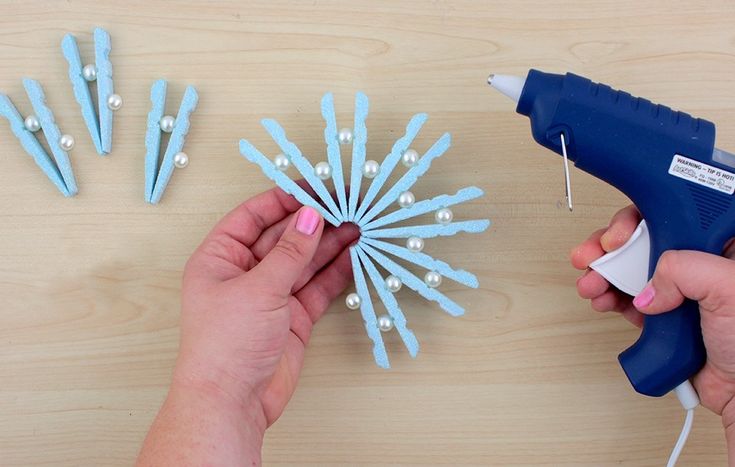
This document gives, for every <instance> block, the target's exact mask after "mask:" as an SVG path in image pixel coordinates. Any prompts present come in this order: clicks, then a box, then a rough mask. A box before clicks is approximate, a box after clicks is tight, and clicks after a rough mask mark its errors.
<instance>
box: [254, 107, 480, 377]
mask: <svg viewBox="0 0 735 467" xmlns="http://www.w3.org/2000/svg"><path fill="white" fill-rule="evenodd" d="M321 107H322V116H323V118H324V120H325V122H326V127H325V129H324V139H325V141H326V143H327V161H326V162H324V161H322V162H319V163H317V164H316V165H314V166H312V164H311V163H310V162H309V161H308V160H307V159H306V158H305V157H304V156H303V154H302V153H301V151H300V150H299V148H298V147H297V146H296V145H295V144H294V143H292V142H291V141H289V140H288V138H287V137H286V132H285V131H284V129H283V128H282V127H281V126H280V125H279V124H278V122H276V121H275V120H272V119H264V120H262V122H261V123H262V125H263V127H265V129H266V131H267V132H268V133H269V134H270V136H271V138H273V140H274V141H275V142H276V144H277V145H278V146H279V147H280V149H281V151H282V153H281V154H278V155H277V156H276V157H275V158H274V159H273V160H271V159H270V158H268V157H266V156H265V155H263V153H261V152H260V151H259V150H258V149H256V148H255V146H253V145H252V144H251V143H250V142H248V141H247V140H244V139H243V140H241V141H240V153H241V154H242V155H243V156H245V158H247V159H248V160H249V161H251V162H253V163H255V164H257V165H258V166H260V168H261V169H262V170H263V173H264V174H265V175H266V176H267V177H268V178H270V179H271V180H273V181H274V182H275V183H276V184H277V185H278V186H279V187H280V188H282V189H283V190H284V191H285V192H286V193H289V194H291V195H293V196H294V197H295V198H296V199H297V200H298V201H299V202H301V203H302V204H304V205H307V206H311V207H313V208H314V209H316V210H317V211H319V212H320V213H321V215H322V216H324V219H325V220H326V221H327V222H329V223H330V224H332V225H334V226H339V225H340V224H342V223H343V222H353V223H355V224H356V225H357V226H358V227H359V228H360V231H361V237H360V240H359V241H358V242H357V244H355V245H353V246H352V247H350V256H351V259H352V270H353V275H354V280H355V289H356V292H354V293H350V294H349V295H347V299H346V304H347V306H348V307H349V308H351V309H358V308H359V309H360V313H361V315H362V319H363V321H364V322H365V330H366V331H367V335H368V337H369V338H370V339H371V340H372V342H373V356H374V357H375V362H376V363H377V364H378V365H379V366H380V367H383V368H389V367H390V363H389V361H388V354H387V352H386V350H385V344H384V343H383V338H382V336H381V332H389V331H391V330H392V329H393V328H395V329H396V331H397V332H398V333H399V334H400V336H401V339H402V340H403V343H404V344H405V346H406V348H407V349H408V352H409V354H410V355H411V356H412V357H415V356H416V354H417V353H418V350H419V343H418V340H417V339H416V336H415V335H414V333H413V332H412V331H411V330H410V329H408V328H407V327H406V318H405V316H404V314H403V312H402V311H401V308H400V306H399V304H398V301H397V300H396V298H395V297H394V293H395V292H397V291H398V290H399V289H400V288H401V287H402V286H403V285H405V286H406V287H408V288H410V289H412V290H413V291H415V292H416V293H418V294H419V295H421V296H422V297H424V298H426V299H427V300H431V301H434V302H436V303H438V304H439V306H440V307H441V308H442V309H444V310H445V311H446V312H447V313H449V314H450V315H451V316H460V315H462V314H464V309H463V308H462V307H461V306H459V305H458V304H457V303H455V302H454V301H452V300H451V299H450V298H449V297H447V296H446V295H444V294H442V293H441V292H440V291H439V290H437V288H438V287H439V285H440V284H441V282H442V278H443V277H446V278H448V279H451V280H454V281H456V282H458V283H460V284H463V285H465V286H467V287H472V288H477V286H478V281H477V277H475V276H474V275H473V274H472V273H469V272H467V271H463V270H457V269H453V268H452V267H451V266H449V265H448V264H447V263H445V262H443V261H440V260H437V259H434V258H432V257H431V256H429V255H427V254H425V253H422V252H421V250H422V249H423V247H424V239H427V238H434V237H438V236H448V235H455V234H457V233H459V232H469V233H479V232H483V231H485V230H486V229H487V228H488V226H489V225H490V221H489V220H487V219H482V220H469V221H461V222H455V221H454V220H453V214H452V211H451V210H450V209H449V207H450V206H453V205H456V204H459V203H462V202H465V201H469V200H472V199H475V198H479V197H480V196H482V195H483V194H484V193H483V192H482V190H481V189H479V188H477V187H466V188H463V189H461V190H459V191H458V192H457V193H455V194H453V195H439V196H436V197H434V198H431V199H426V200H422V201H416V200H415V197H414V195H413V194H412V193H411V192H410V191H409V190H410V188H411V187H412V186H413V185H414V184H415V183H416V181H417V180H418V179H419V177H421V176H422V175H423V174H425V173H426V172H427V171H428V170H429V167H430V166H431V163H432V161H433V160H434V159H436V158H437V157H439V156H441V155H442V154H444V152H445V151H446V150H447V149H448V148H449V146H450V144H451V136H450V135H449V133H445V134H444V135H443V136H441V137H440V138H439V139H438V140H437V141H436V142H435V143H434V144H433V145H432V146H431V148H429V150H428V151H426V153H425V154H424V155H423V156H421V157H419V154H418V153H417V152H416V151H415V150H414V149H411V148H410V146H411V143H412V142H413V140H414V138H416V135H417V134H418V132H419V130H420V129H421V127H422V126H423V124H424V123H425V122H426V119H427V118H428V117H427V115H426V114H423V113H422V114H417V115H414V116H413V117H412V118H411V120H410V121H409V122H408V125H407V126H406V132H405V134H404V135H403V137H401V138H400V139H398V140H397V141H396V142H395V144H393V148H392V149H391V151H390V153H389V154H388V155H387V156H386V157H385V159H384V160H383V162H382V163H378V162H376V161H374V160H366V158H365V152H366V142H367V128H366V126H365V119H366V118H367V114H368V99H367V96H365V95H364V94H362V93H357V94H356V97H355V119H354V129H348V128H343V129H341V130H339V131H337V120H336V116H335V112H334V99H333V97H332V94H329V93H328V94H325V95H324V97H323V98H322V102H321ZM346 145H352V164H351V170H350V174H349V176H350V190H349V195H348V194H347V190H346V189H345V181H344V177H343V165H342V158H341V155H340V146H346ZM399 163H402V165H404V166H405V167H406V168H407V170H406V171H405V173H404V174H403V175H402V176H401V177H400V179H399V180H398V181H397V182H396V183H395V184H394V185H392V186H391V187H389V188H388V189H387V190H386V191H385V193H384V194H383V195H382V196H378V195H379V193H380V190H381V188H382V187H383V185H384V184H385V182H386V181H387V179H388V177H389V176H390V174H391V172H393V170H394V169H395V168H396V167H397V166H398V164H399ZM291 165H293V166H294V167H295V168H296V169H297V170H298V171H299V172H300V174H301V176H302V177H303V178H304V179H305V180H306V181H307V182H308V183H309V185H311V187H312V188H313V189H314V192H315V193H316V195H317V197H318V198H319V199H318V200H317V199H315V198H314V197H312V196H311V195H310V194H308V193H307V192H306V191H304V190H303V189H302V188H301V187H300V186H299V185H298V184H296V182H294V181H293V180H292V179H291V178H289V177H288V175H286V174H285V171H286V170H287V169H288V168H289V167H290V166H291ZM363 178H364V179H368V180H371V183H370V185H369V186H368V189H367V191H366V192H365V193H364V195H363V196H362V198H361V199H360V186H361V184H362V182H363ZM329 179H331V180H332V182H333V185H334V192H335V193H336V198H337V199H336V200H335V199H334V198H333V197H332V195H331V194H330V192H329V190H328V189H327V186H326V185H325V183H324V182H325V181H327V180H329ZM394 203H396V204H397V205H398V208H399V209H397V210H394V211H393V212H390V213H388V214H385V211H386V209H387V208H389V207H390V206H392V205H393V204H394ZM432 212H433V213H434V219H435V223H432V224H429V225H415V226H400V227H392V228H390V227H389V228H386V226H390V225H392V224H395V223H398V222H401V221H404V220H407V219H411V218H415V217H417V216H421V215H423V214H427V213H432ZM381 214H382V216H381ZM379 216H380V217H379ZM385 239H406V240H405V242H406V243H405V245H406V246H405V247H403V246H400V245H398V244H395V243H389V242H387V241H385ZM387 255H391V256H393V257H395V258H398V259H400V260H403V261H406V262H408V263H411V264H413V265H415V266H418V267H420V268H423V269H426V274H425V275H424V278H423V279H420V278H419V277H418V276H416V275H415V274H413V273H412V272H410V271H409V270H408V269H406V268H404V267H403V266H401V265H400V264H398V263H397V262H395V261H394V260H393V259H391V258H389V257H388V256H387ZM376 264H377V265H379V266H380V267H381V268H382V269H384V270H386V271H388V273H389V275H388V276H387V277H383V275H382V274H381V273H380V271H379V270H378V267H377V266H376ZM366 275H367V277H368V278H369V279H370V281H371V282H372V284H373V287H374V289H375V291H376V292H377V295H378V297H379V298H380V300H381V301H382V302H383V306H384V307H385V310H386V311H387V314H386V315H381V316H376V313H375V308H374V306H373V302H372V298H371V296H370V291H369V289H368V283H367V280H366Z"/></svg>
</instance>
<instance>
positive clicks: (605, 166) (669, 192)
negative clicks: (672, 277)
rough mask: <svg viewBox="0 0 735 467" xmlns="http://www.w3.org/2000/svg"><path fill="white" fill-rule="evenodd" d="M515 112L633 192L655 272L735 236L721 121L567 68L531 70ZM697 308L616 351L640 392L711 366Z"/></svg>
mask: <svg viewBox="0 0 735 467" xmlns="http://www.w3.org/2000/svg"><path fill="white" fill-rule="evenodd" d="M517 112H518V113H520V114H523V115H526V116H528V117H529V118H530V120H531V130H532V133H533V137H534V139H535V140H536V141H537V142H538V143H539V144H541V145H543V146H545V147H547V148H549V149H551V150H552V151H554V152H556V153H559V154H562V148H561V135H562V134H563V135H564V139H565V141H566V145H567V154H568V157H569V159H570V160H571V161H572V162H574V164H575V165H576V167H578V168H580V169H582V170H584V171H585V172H588V173H590V174H591V175H593V176H595V177H597V178H599V179H601V180H604V181H606V182H607V183H609V184H611V185H612V186H614V187H616V188H617V189H619V190H620V191H622V192H623V193H624V194H625V195H627V196H628V197H629V198H630V199H631V200H632V201H633V203H634V204H635V205H636V206H637V207H638V209H639V210H640V212H641V214H642V216H643V218H644V219H645V220H646V223H647V224H648V228H649V231H650V238H651V256H650V259H649V271H648V277H649V278H650V277H651V276H652V275H653V272H654V270H655V268H656V264H657V262H658V260H659V258H660V257H661V255H662V254H663V253H664V252H665V251H666V250H698V251H703V252H708V253H715V254H721V252H722V250H723V248H724V245H725V243H726V242H727V241H728V240H729V239H730V238H731V237H733V236H735V204H734V203H733V191H734V190H735V176H734V175H733V173H734V172H735V157H734V156H732V155H731V154H728V153H725V152H721V151H719V150H715V148H714V144H715V126H714V124H713V123H711V122H709V121H707V120H702V119H699V118H694V117H692V116H690V115H688V114H686V113H682V112H677V111H674V110H671V109H670V108H668V107H665V106H663V105H657V104H654V103H651V102H650V101H648V100H646V99H642V98H639V97H633V96H631V95H630V94H628V93H626V92H623V91H618V90H615V89H612V88H610V87H609V86H606V85H604V84H598V83H593V82H592V81H590V80H588V79H586V78H583V77H580V76H576V75H574V74H571V73H568V74H566V75H556V74H548V73H543V72H540V71H536V70H531V71H530V72H529V74H528V77H527V78H526V81H525V84H524V85H523V90H522V92H521V94H520V96H519V100H518V107H517ZM705 360H706V352H705V347H704V343H703V341H702V333H701V328H700V320H699V308H698V306H697V303H696V302H692V301H686V302H684V303H683V304H682V305H681V306H679V307H678V308H676V309H675V310H673V311H670V312H668V313H664V314H661V315H656V316H646V317H645V322H644V326H643V331H642V333H641V336H640V338H639V339H638V341H637V342H636V343H635V344H633V345H632V346H631V347H630V348H628V349H627V350H625V351H623V352H622V353H621V354H620V356H619V361H620V364H621V365H622V367H623V369H624V370H625V373H626V375H627V376H628V378H629V379H630V382H631V383H632V384H633V387H634V388H635V389H636V391H638V392H640V393H642V394H646V395H649V396H662V395H664V394H666V393H668V392H669V391H670V390H672V389H673V388H675V387H676V386H678V385H679V384H680V383H682V382H684V381H686V380H687V379H689V378H690V377H691V376H693V375H694V374H695V373H696V372H698V371H699V369H700V368H701V367H702V366H703V365H704V363H705Z"/></svg>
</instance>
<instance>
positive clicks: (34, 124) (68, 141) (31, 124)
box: [23, 115, 76, 151]
mask: <svg viewBox="0 0 735 467" xmlns="http://www.w3.org/2000/svg"><path fill="white" fill-rule="evenodd" d="M23 126H24V127H25V129H26V130H28V131H30V132H31V133H35V132H37V131H38V130H40V129H41V122H40V121H39V120H38V117H36V116H35V115H29V116H27V117H26V118H25V120H23ZM75 142H76V141H75V140H74V137H73V136H72V135H61V137H60V138H59V146H61V149H63V150H64V151H71V150H72V148H74V143H75Z"/></svg>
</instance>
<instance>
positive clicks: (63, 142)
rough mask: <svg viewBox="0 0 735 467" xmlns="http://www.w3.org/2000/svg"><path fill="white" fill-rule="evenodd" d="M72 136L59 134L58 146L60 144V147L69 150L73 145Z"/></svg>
mask: <svg viewBox="0 0 735 467" xmlns="http://www.w3.org/2000/svg"><path fill="white" fill-rule="evenodd" d="M74 143H75V141H74V137H73V136H72V135H61V138H59V146H61V149H63V150H64V151H71V149H72V148H73V147H74Z"/></svg>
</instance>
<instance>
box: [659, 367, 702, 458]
mask: <svg viewBox="0 0 735 467" xmlns="http://www.w3.org/2000/svg"><path fill="white" fill-rule="evenodd" d="M674 393H675V394H676V397H678V398H679V402H681V406H682V407H684V410H686V413H687V415H686V418H685V419H684V426H683V427H682V428H681V434H680V435H679V439H678V440H677V441H676V444H675V445H674V449H673V450H672V451H671V456H670V457H669V462H668V463H667V464H666V467H674V466H675V465H676V461H677V460H679V456H680V455H681V451H683V450H684V445H685V444H686V442H687V438H689V433H690V432H691V431H692V423H694V409H695V408H696V407H697V406H698V405H699V396H698V395H697V391H696V390H695V389H694V386H692V383H690V382H689V381H684V382H683V383H681V384H680V385H679V386H677V387H676V388H675V389H674Z"/></svg>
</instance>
